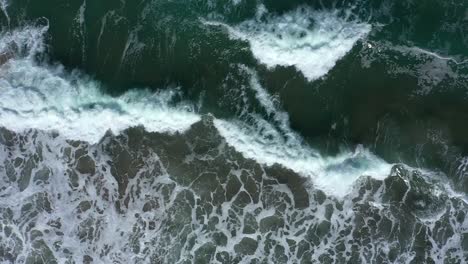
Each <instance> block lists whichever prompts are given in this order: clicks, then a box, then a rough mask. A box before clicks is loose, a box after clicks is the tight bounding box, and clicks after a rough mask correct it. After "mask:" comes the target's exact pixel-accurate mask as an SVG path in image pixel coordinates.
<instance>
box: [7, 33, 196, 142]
mask: <svg viewBox="0 0 468 264" xmlns="http://www.w3.org/2000/svg"><path fill="white" fill-rule="evenodd" d="M43 32H44V29H33V28H27V29H25V30H22V31H18V32H13V33H10V34H7V35H6V36H5V37H3V38H1V42H0V50H1V51H2V52H3V53H5V52H7V51H8V49H11V47H12V43H14V47H15V49H18V48H20V49H25V50H27V51H28V52H23V53H26V54H23V55H25V56H18V57H15V58H12V59H9V60H8V61H7V62H6V63H5V64H3V65H1V67H0V125H1V126H5V127H7V128H9V129H11V130H14V131H23V130H27V129H30V128H36V129H42V130H58V131H60V133H61V134H62V135H64V136H65V137H67V138H71V139H77V140H85V141H88V142H92V143H94V142H97V141H99V139H101V138H102V137H103V135H104V134H105V133H106V131H107V130H109V129H110V130H111V131H113V132H114V133H119V132H120V131H122V130H124V129H126V128H128V127H132V126H139V125H142V126H144V127H145V128H146V129H147V130H148V131H153V132H168V133H174V132H177V131H183V130H186V129H188V128H189V127H190V126H191V125H192V124H193V123H195V122H197V121H198V120H200V116H199V115H197V114H195V113H194V111H193V108H192V107H191V106H190V105H189V104H177V105H171V101H172V99H173V97H174V96H175V95H176V94H177V93H178V91H177V89H165V90H164V91H162V92H156V93H155V92H150V91H149V90H141V89H139V90H132V91H129V92H126V93H125V94H123V95H121V96H119V97H112V96H109V95H106V94H104V93H102V92H101V88H100V85H99V83H98V82H95V81H93V80H90V79H89V78H86V77H85V76H83V75H82V74H79V73H71V74H70V73H66V72H65V71H64V70H63V69H62V67H60V66H54V67H51V66H44V65H37V64H36V63H35V62H34V60H33V59H32V57H34V55H35V54H36V52H38V51H42V50H43V47H42V43H43V42H42V39H41V36H42V33H43ZM15 52H16V53H17V51H15ZM16 55H17V54H16ZM16 55H15V56H16ZM8 56H11V55H8Z"/></svg>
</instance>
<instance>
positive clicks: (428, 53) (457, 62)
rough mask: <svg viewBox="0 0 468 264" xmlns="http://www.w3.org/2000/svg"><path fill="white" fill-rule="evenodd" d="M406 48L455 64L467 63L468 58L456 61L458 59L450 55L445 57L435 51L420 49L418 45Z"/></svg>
mask: <svg viewBox="0 0 468 264" xmlns="http://www.w3.org/2000/svg"><path fill="white" fill-rule="evenodd" d="M407 49H409V50H412V51H414V52H417V53H423V54H426V55H429V56H432V57H435V58H437V59H439V60H447V61H451V62H453V63H455V64H457V65H461V64H465V63H468V60H464V61H458V60H456V59H454V58H452V57H445V56H442V55H439V54H437V53H435V52H432V51H429V50H425V49H422V48H419V47H408V48H407Z"/></svg>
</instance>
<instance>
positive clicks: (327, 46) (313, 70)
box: [203, 7, 371, 81]
mask: <svg viewBox="0 0 468 264" xmlns="http://www.w3.org/2000/svg"><path fill="white" fill-rule="evenodd" d="M258 10H259V15H258V16H257V18H256V19H253V20H248V21H245V22H243V23H241V24H239V25H235V26H230V25H227V24H224V23H221V22H213V21H203V23H204V24H206V25H214V26H223V27H225V28H226V29H228V31H229V33H230V36H231V37H232V38H234V39H240V40H245V41H247V42H249V44H250V48H251V50H252V53H253V55H254V56H255V58H256V59H257V60H258V61H259V62H260V63H262V64H265V65H266V66H267V67H268V68H275V67H276V66H294V67H295V68H296V69H297V70H298V71H300V72H301V73H302V74H303V75H304V76H305V77H306V78H307V79H308V80H309V81H313V80H316V79H318V78H320V77H322V76H324V75H326V74H327V73H328V72H329V71H330V70H331V69H332V68H333V67H334V66H335V64H336V62H337V61H338V60H339V59H341V58H342V57H343V56H345V55H346V54H347V53H348V52H349V51H350V50H351V49H352V47H353V46H354V44H355V43H356V42H357V41H358V40H359V39H361V38H363V37H365V36H366V35H367V34H368V33H369V32H370V30H371V26H370V25H369V24H366V23H360V22H357V21H349V20H347V19H346V18H342V17H340V16H339V15H338V12H337V11H315V10H312V9H310V8H306V7H301V8H298V9H296V10H294V11H291V12H288V13H286V14H283V15H282V16H271V15H268V14H267V15H265V13H267V12H266V11H265V9H264V8H262V7H259V9H258Z"/></svg>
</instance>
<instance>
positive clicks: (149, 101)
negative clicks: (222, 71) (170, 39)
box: [0, 28, 391, 196]
mask: <svg viewBox="0 0 468 264" xmlns="http://www.w3.org/2000/svg"><path fill="white" fill-rule="evenodd" d="M44 32H45V29H37V30H35V29H33V28H28V29H26V30H23V31H21V32H14V33H12V34H8V35H6V36H5V37H4V38H2V39H1V40H2V41H0V48H1V50H2V51H4V50H7V49H8V48H9V47H11V44H10V45H9V44H8V43H11V42H14V43H15V45H14V46H16V47H17V49H18V48H21V49H24V51H23V52H22V53H21V54H22V56H16V57H14V58H12V59H9V60H8V61H7V62H6V63H5V64H3V65H1V66H0V72H1V73H0V125H1V126H4V127H7V128H8V129H11V130H14V131H24V130H28V129H31V128H36V129H41V130H48V131H50V130H57V131H59V132H60V134H61V135H62V136H64V137H66V138H70V139H76V140H85V141H88V142H91V143H95V142H98V141H99V140H100V139H101V138H102V137H103V135H104V134H105V133H106V131H108V130H109V129H110V130H111V131H113V132H114V133H119V132H120V131H122V130H124V129H126V128H129V127H132V126H139V125H141V126H144V127H145V128H146V130H148V131H152V132H155V131H157V132H167V133H174V132H182V131H184V130H186V129H188V128H189V127H190V126H191V125H192V124H193V123H195V122H197V121H199V120H200V115H198V114H197V113H195V111H194V110H193V107H192V105H191V104H189V103H185V104H184V103H178V104H176V105H174V104H171V101H172V99H173V97H174V96H175V95H177V94H178V91H177V89H165V90H164V91H162V92H157V93H154V92H150V91H149V90H142V89H139V90H131V91H129V92H126V93H125V94H123V95H121V96H119V97H112V96H110V95H106V94H105V93H103V92H102V91H101V90H102V89H101V88H100V86H99V83H98V82H96V81H93V80H91V79H89V78H88V77H86V76H84V75H83V74H80V73H73V72H72V73H68V72H66V71H64V70H63V69H62V67H60V66H53V67H52V66H45V65H38V64H36V63H35V62H34V59H33V58H34V56H35V55H36V54H37V53H40V52H42V51H43V50H44V47H43V45H42V44H41V43H42V42H41V41H42V40H41V36H42V34H43V33H44ZM31 36H33V37H34V38H32V37H31ZM241 69H242V70H243V71H245V74H246V75H248V76H250V83H249V87H250V88H251V89H252V90H253V91H254V93H255V97H256V99H257V101H258V103H259V104H260V105H261V106H262V107H263V108H264V110H265V111H266V113H267V114H268V115H269V116H270V117H271V120H266V119H264V118H263V117H262V116H261V115H260V114H256V113H249V114H248V116H249V117H248V120H245V119H237V120H221V119H215V120H214V123H215V126H216V128H217V129H218V130H219V132H220V134H221V135H222V136H223V137H224V138H225V139H226V141H227V143H228V144H230V145H231V146H233V147H234V148H235V149H236V150H238V151H240V152H241V153H242V154H243V155H244V156H245V157H247V158H252V159H255V160H256V161H258V162H259V163H261V164H266V165H273V164H275V163H277V164H281V165H282V166H284V167H286V168H289V169H291V170H293V171H295V172H297V173H300V174H302V175H303V176H306V177H311V179H312V181H313V182H314V184H316V185H317V186H318V187H320V188H322V189H323V190H325V191H327V192H328V193H331V194H334V195H336V196H343V195H345V194H347V193H348V191H349V188H350V186H351V185H352V184H353V182H354V181H355V180H356V179H357V178H358V177H360V176H362V175H369V176H374V177H376V178H382V177H385V176H387V175H388V173H389V171H390V166H391V165H390V164H387V163H385V162H384V161H383V160H381V159H379V158H378V157H376V156H375V155H373V154H372V153H370V152H369V151H368V150H366V149H363V148H359V149H358V150H356V151H355V152H345V153H342V154H341V155H339V156H337V157H322V156H321V155H320V153H318V152H317V151H316V150H314V149H313V148H311V147H310V146H309V145H308V144H306V143H305V142H304V140H303V139H302V137H301V136H300V135H298V134H297V133H296V132H294V131H293V130H292V129H291V128H290V124H289V116H288V114H287V113H286V112H284V111H282V110H281V108H280V107H279V106H278V105H277V101H276V100H274V99H273V97H272V96H271V95H269V93H268V92H267V91H266V90H265V89H264V88H263V87H262V86H261V84H260V82H259V80H258V77H257V75H256V73H255V72H254V71H253V70H251V69H249V68H247V67H243V66H242V67H241Z"/></svg>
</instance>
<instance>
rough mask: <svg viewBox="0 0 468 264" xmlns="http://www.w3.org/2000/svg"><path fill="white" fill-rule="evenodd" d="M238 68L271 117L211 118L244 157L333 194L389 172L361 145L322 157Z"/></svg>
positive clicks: (248, 71)
mask: <svg viewBox="0 0 468 264" xmlns="http://www.w3.org/2000/svg"><path fill="white" fill-rule="evenodd" d="M241 69H242V70H243V71H245V73H246V74H248V75H249V76H250V87H251V89H252V90H253V91H254V92H255V96H256V98H257V100H258V102H259V103H260V105H261V106H262V107H263V108H264V109H265V111H266V112H267V113H268V115H269V116H270V118H271V119H272V120H270V121H268V120H266V119H265V118H263V117H262V116H260V115H257V114H251V115H249V117H248V120H240V119H237V120H236V119H234V120H221V119H215V120H214V125H215V127H216V128H217V130H218V131H219V133H220V134H221V135H222V136H223V137H224V138H225V140H226V142H227V143H228V144H229V145H230V146H232V147H234V148H235V149H236V150H237V151H239V152H241V153H242V154H243V155H244V157H246V158H249V159H253V160H255V161H257V162H259V163H261V164H265V165H268V166H271V165H274V164H280V165H282V166H284V167H285V168H288V169H290V170H292V171H294V172H296V173H299V174H301V175H302V176H305V177H309V178H311V179H312V182H313V184H314V185H316V186H317V187H319V188H320V189H322V190H324V191H325V192H327V193H328V194H331V195H334V196H336V197H343V196H345V195H347V194H349V193H350V191H351V188H352V186H353V184H354V183H355V182H356V180H357V179H358V178H359V177H361V176H371V177H373V178H376V179H384V178H386V177H387V176H388V175H389V173H390V171H391V167H392V164H389V163H387V162H385V161H384V160H382V159H380V158H379V157H377V156H376V155H374V154H373V153H371V152H370V151H369V150H368V149H365V148H364V147H362V146H358V147H357V148H356V149H355V150H354V151H344V152H342V153H341V154H339V155H337V156H334V157H324V156H322V155H321V154H320V153H319V152H318V151H317V150H315V149H313V148H312V147H311V146H309V145H308V144H307V143H306V142H305V141H304V140H303V139H302V137H301V136H300V135H299V134H297V133H296V132H294V131H293V130H292V129H291V127H290V124H289V115H288V114H287V113H286V112H284V111H283V110H282V109H281V107H280V106H279V105H277V103H275V102H274V100H273V97H272V96H270V95H269V94H268V92H267V91H266V89H265V88H263V87H262V86H261V84H260V81H259V79H258V76H257V74H256V73H255V72H254V71H252V70H251V69H249V68H247V67H244V66H241Z"/></svg>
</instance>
